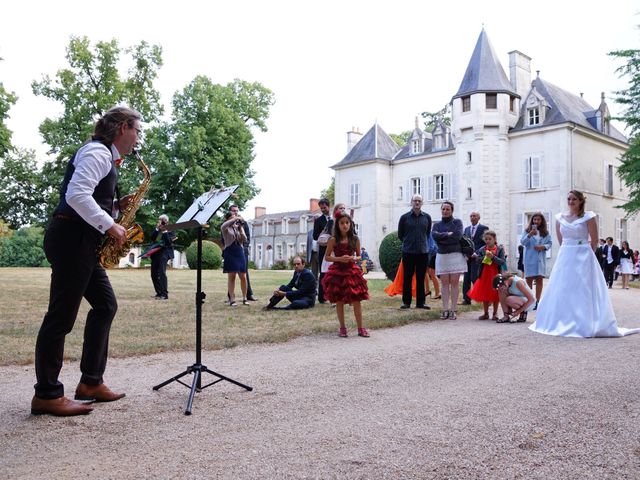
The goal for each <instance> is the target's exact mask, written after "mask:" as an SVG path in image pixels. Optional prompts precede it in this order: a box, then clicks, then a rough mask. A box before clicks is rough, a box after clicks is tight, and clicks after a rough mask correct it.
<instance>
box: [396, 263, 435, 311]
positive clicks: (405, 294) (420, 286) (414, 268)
mask: <svg viewBox="0 0 640 480" xmlns="http://www.w3.org/2000/svg"><path fill="white" fill-rule="evenodd" d="M428 263H429V254H428V253H404V252H403V253H402V266H403V268H404V277H403V278H402V303H403V304H405V305H411V281H412V280H413V274H414V272H415V274H416V306H418V307H420V306H423V305H424V304H425V293H424V277H425V275H426V273H427V264H428Z"/></svg>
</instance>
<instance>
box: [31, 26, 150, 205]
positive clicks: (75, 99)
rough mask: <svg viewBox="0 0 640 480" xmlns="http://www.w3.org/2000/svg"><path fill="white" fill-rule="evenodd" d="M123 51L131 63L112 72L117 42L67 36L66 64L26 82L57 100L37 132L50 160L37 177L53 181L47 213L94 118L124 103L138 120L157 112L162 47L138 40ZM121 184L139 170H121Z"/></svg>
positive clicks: (117, 59)
mask: <svg viewBox="0 0 640 480" xmlns="http://www.w3.org/2000/svg"><path fill="white" fill-rule="evenodd" d="M124 52H125V53H126V54H127V55H128V57H129V58H128V60H129V61H130V62H131V67H130V68H129V70H128V72H127V74H126V75H125V76H124V77H122V76H121V75H120V72H119V70H118V63H119V62H120V61H121V48H120V47H119V45H118V42H117V40H111V41H109V42H98V43H96V45H95V47H92V45H91V42H90V41H89V39H88V38H87V37H71V40H70V42H69V46H68V47H67V54H66V59H67V61H68V63H69V66H68V67H67V68H64V69H61V70H59V71H58V72H57V73H56V76H55V79H52V78H51V77H50V76H49V75H44V76H43V78H42V80H41V81H34V82H33V83H32V85H31V86H32V89H33V93H34V94H35V95H39V96H43V97H46V98H48V99H50V100H54V101H56V102H59V103H60V104H61V105H62V107H63V111H62V114H61V115H60V116H59V117H58V118H47V119H45V120H44V121H43V122H42V123H41V124H40V133H41V134H42V137H43V139H44V142H45V143H46V144H47V145H49V153H50V154H53V155H55V156H56V157H55V159H53V160H50V161H47V162H45V164H44V166H43V168H42V172H41V175H42V177H43V179H44V180H45V181H46V183H47V184H48V185H55V186H56V188H54V189H51V190H50V192H49V195H48V198H47V199H46V203H47V206H48V209H49V211H50V210H51V209H53V208H54V207H55V205H56V204H57V202H58V189H57V186H58V185H60V183H61V182H62V178H63V176H64V170H65V168H66V164H67V161H68V159H69V158H70V157H71V156H72V155H73V153H74V152H75V150H77V148H78V147H79V146H80V145H81V144H82V143H83V142H84V141H86V140H87V139H88V138H89V137H90V136H91V133H92V132H93V127H94V125H95V122H96V120H97V118H98V117H99V116H100V115H102V114H104V113H105V112H106V111H107V110H109V108H111V107H113V106H115V105H118V104H126V105H128V106H130V107H131V108H134V109H136V110H137V111H139V112H140V114H141V115H142V117H143V120H144V121H145V122H148V123H154V122H155V121H156V120H157V118H158V116H159V115H160V114H162V105H161V103H160V94H159V92H158V91H156V90H155V89H154V86H153V82H154V80H155V79H156V77H157V71H158V69H159V68H160V67H161V66H162V49H161V48H160V47H159V46H157V45H149V44H147V43H146V42H144V41H143V42H140V44H138V45H137V46H134V47H131V48H126V49H125V50H124ZM122 173H123V174H124V179H125V183H127V180H128V183H129V184H133V183H134V182H135V181H136V180H137V179H138V178H139V174H138V173H137V171H136V168H135V166H133V167H129V168H127V167H125V168H123V172H122Z"/></svg>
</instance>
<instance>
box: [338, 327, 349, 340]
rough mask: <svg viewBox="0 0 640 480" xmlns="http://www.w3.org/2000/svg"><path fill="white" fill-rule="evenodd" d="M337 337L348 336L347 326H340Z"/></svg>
mask: <svg viewBox="0 0 640 480" xmlns="http://www.w3.org/2000/svg"><path fill="white" fill-rule="evenodd" d="M338 336H339V337H343V338H344V337H348V336H349V335H348V334H347V327H340V332H339V333H338Z"/></svg>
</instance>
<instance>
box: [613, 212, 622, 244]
mask: <svg viewBox="0 0 640 480" xmlns="http://www.w3.org/2000/svg"><path fill="white" fill-rule="evenodd" d="M620 224H621V222H620V219H619V218H616V233H615V240H614V242H615V244H616V245H620V240H621V238H622V235H620V234H621V228H620Z"/></svg>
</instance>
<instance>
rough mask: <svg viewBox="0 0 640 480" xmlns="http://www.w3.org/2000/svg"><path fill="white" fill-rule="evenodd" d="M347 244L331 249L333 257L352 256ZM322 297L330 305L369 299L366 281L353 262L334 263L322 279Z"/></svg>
mask: <svg viewBox="0 0 640 480" xmlns="http://www.w3.org/2000/svg"><path fill="white" fill-rule="evenodd" d="M352 254H353V251H352V250H351V249H350V248H349V244H347V243H338V244H336V246H335V248H334V249H333V256H334V257H341V256H343V255H352ZM322 288H323V290H324V296H325V298H326V299H327V300H329V301H330V302H331V303H338V302H341V303H348V304H350V303H352V302H359V301H361V300H368V299H369V289H368V288H367V281H366V280H365V278H364V276H363V275H362V270H360V268H359V267H358V266H357V265H356V264H355V263H353V262H349V263H342V262H334V263H332V264H331V266H330V267H329V270H328V271H327V273H325V274H324V277H323V278H322Z"/></svg>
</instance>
